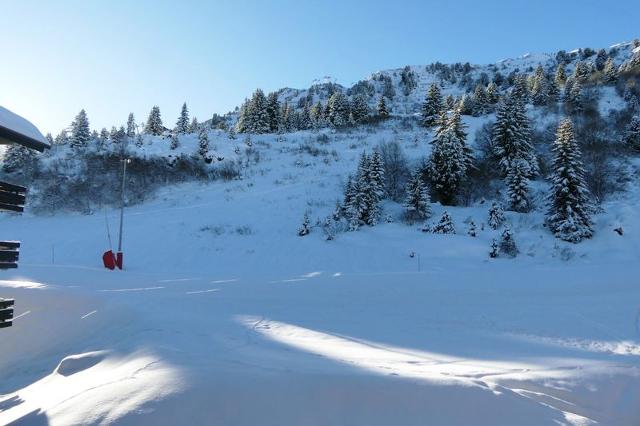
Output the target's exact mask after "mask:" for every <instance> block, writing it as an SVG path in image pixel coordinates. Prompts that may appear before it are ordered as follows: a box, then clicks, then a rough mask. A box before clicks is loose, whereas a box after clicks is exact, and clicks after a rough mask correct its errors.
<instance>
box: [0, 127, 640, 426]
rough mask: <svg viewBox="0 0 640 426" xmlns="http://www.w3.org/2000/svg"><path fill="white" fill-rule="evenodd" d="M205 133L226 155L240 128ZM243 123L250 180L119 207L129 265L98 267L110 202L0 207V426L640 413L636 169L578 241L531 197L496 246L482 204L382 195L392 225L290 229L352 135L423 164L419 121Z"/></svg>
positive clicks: (340, 173) (582, 417) (351, 151)
mask: <svg viewBox="0 0 640 426" xmlns="http://www.w3.org/2000/svg"><path fill="white" fill-rule="evenodd" d="M465 121H466V123H467V124H468V125H469V126H470V130H471V133H473V129H475V128H477V127H478V126H480V125H481V124H482V123H484V122H485V121H486V117H484V118H473V117H465ZM322 135H326V136H324V137H322ZM211 139H212V144H215V145H216V147H217V149H218V150H219V151H220V152H222V153H223V154H224V155H225V156H228V158H227V159H230V158H232V157H233V156H234V155H237V154H235V149H234V147H235V146H236V145H237V146H242V144H243V143H244V142H243V139H244V138H243V137H238V139H236V140H229V139H227V136H226V135H224V134H222V133H216V132H212V133H211ZM251 140H252V146H253V147H254V149H255V150H257V151H258V152H259V153H260V155H259V158H260V161H259V162H258V163H257V164H256V163H252V164H251V165H250V166H249V167H247V168H246V169H244V171H243V179H241V180H234V181H231V182H222V181H219V182H214V183H211V184H208V185H204V184H199V183H188V184H184V185H180V186H173V187H167V188H165V189H163V190H162V191H160V192H159V193H158V194H157V195H156V197H155V199H154V200H153V201H150V202H147V203H144V204H140V205H136V206H132V207H131V208H128V209H127V212H126V215H125V237H124V252H125V266H126V270H125V271H123V272H118V271H107V270H104V269H102V268H101V258H100V256H101V254H102V252H103V251H104V250H106V249H107V248H108V247H107V238H106V232H105V224H104V222H105V218H104V215H103V214H102V213H101V212H100V213H96V214H94V215H84V216H82V215H70V214H58V215H55V216H49V217H43V216H32V215H29V214H27V215H26V216H22V217H17V216H3V217H0V234H1V235H2V236H3V237H5V238H10V239H19V240H22V242H23V253H22V254H21V263H20V269H18V270H16V271H9V272H1V273H0V274H1V275H0V278H1V280H0V294H1V295H2V296H3V297H15V298H16V315H17V318H16V320H15V325H14V326H13V327H12V328H9V329H3V330H2V331H1V332H0V342H1V346H0V423H1V424H5V423H10V422H13V421H19V422H21V423H22V424H51V425H68V424H86V423H110V422H117V423H120V424H153V425H158V424H220V425H255V424H262V425H283V424H304V425H326V424H335V425H354V424H355V425H365V424H366V425H388V424H403V425H413V424H415V425H423V424H425V423H429V424H453V425H468V424H493V425H513V424H523V425H526V424H531V425H546V424H573V425H587V424H596V423H598V424H606V425H635V424H637V423H638V419H640V408H639V407H638V404H637V401H638V399H639V398H640V330H639V328H638V327H639V325H638V320H639V318H638V314H639V312H640V306H639V305H638V303H637V301H638V300H640V288H639V287H638V286H637V283H636V282H635V280H633V279H632V278H631V277H635V276H637V275H638V273H639V272H640V266H639V265H640V262H638V260H639V254H638V253H640V240H639V239H638V238H637V235H638V233H640V216H639V210H638V209H639V208H640V207H638V203H637V200H638V199H640V191H639V190H638V188H637V182H635V183H632V184H630V187H629V192H628V193H626V194H622V195H619V196H617V197H615V198H612V199H611V200H609V201H608V202H607V203H606V204H605V206H604V209H605V212H606V213H602V214H600V215H598V216H597V217H596V233H595V236H594V238H593V239H591V240H588V241H586V242H584V243H582V244H579V245H571V244H566V243H562V242H559V241H557V240H555V239H554V238H553V237H552V236H551V235H550V234H549V233H548V232H547V231H546V230H545V229H544V228H543V227H542V226H541V223H542V217H541V212H534V213H530V214H517V213H509V214H508V221H509V223H510V226H511V228H512V229H513V230H514V231H515V238H516V241H517V243H518V246H519V247H520V250H521V254H520V256H519V257H518V258H516V259H514V260H508V259H495V260H491V259H489V258H488V256H487V251H488V247H489V242H490V241H491V239H492V238H494V237H496V236H498V235H499V232H500V231H494V230H491V229H489V228H488V227H486V226H485V227H482V226H481V224H483V223H486V221H487V209H488V206H487V204H486V203H485V204H481V203H477V204H474V205H472V206H471V207H453V208H447V210H448V211H449V212H450V213H451V215H452V217H453V220H454V224H455V226H456V229H457V231H458V233H457V234H456V235H434V234H428V233H423V232H420V231H419V230H418V229H417V226H408V225H405V224H403V223H399V222H398V217H399V214H400V211H399V209H400V206H399V205H398V204H395V203H390V202H389V203H387V204H385V206H384V216H386V215H389V216H391V217H392V218H394V219H395V222H393V223H383V224H380V225H378V226H376V227H374V228H368V227H365V228H363V229H361V230H359V231H358V232H348V233H343V234H340V235H338V237H337V238H336V239H335V240H334V241H325V239H324V237H323V235H322V232H321V231H320V229H319V228H318V227H315V228H314V229H313V230H312V233H311V234H310V235H308V236H306V237H304V238H301V237H298V236H297V235H296V228H297V226H298V225H299V224H300V222H301V220H302V215H303V213H304V212H305V211H309V212H310V215H311V217H312V219H313V221H314V222H315V218H323V217H324V216H326V215H327V214H329V213H330V212H331V211H332V210H333V208H334V204H335V200H336V197H338V196H339V195H340V191H341V188H342V183H343V182H344V179H345V176H346V175H347V173H350V172H353V170H354V167H355V164H356V161H357V158H358V156H359V155H360V153H361V152H362V151H363V150H368V151H370V150H371V149H372V148H373V147H374V146H377V145H378V144H379V143H381V142H383V141H391V140H396V141H398V142H400V143H401V145H402V146H403V149H404V150H405V152H406V154H407V156H408V157H409V158H410V160H411V161H412V162H413V163H417V162H418V161H419V159H420V158H421V157H423V156H424V155H425V154H426V153H427V152H428V151H429V149H430V146H429V144H428V140H429V137H428V135H427V134H425V133H424V131H423V130H416V129H413V128H407V129H404V130H403V129H402V127H400V126H398V125H397V123H395V122H393V121H390V122H388V123H387V124H386V125H383V126H381V127H379V128H376V132H375V133H369V131H368V130H367V129H366V128H363V129H360V130H351V131H348V132H334V131H322V132H320V133H313V132H298V133H295V134H287V135H263V136H252V138H251ZM162 143H164V144H165V148H164V150H163V148H162V145H160V144H162ZM166 144H167V141H163V140H162V139H153V140H150V141H148V145H146V146H145V147H144V149H145V150H147V155H164V153H166V152H169V151H168V150H167V148H166ZM310 145H311V146H313V147H315V148H316V150H309V149H306V148H305V146H310ZM195 149H196V141H195V139H193V140H191V139H189V140H185V141H184V142H183V144H182V145H181V147H180V150H184V151H185V152H193V151H194V150H195ZM241 155H242V154H240V156H241ZM225 161H227V160H225ZM636 166H637V165H636ZM433 210H434V217H438V216H439V214H440V213H441V212H442V211H443V210H444V208H443V207H442V206H439V205H434V206H433ZM117 216H118V212H117V211H111V210H109V211H107V217H108V220H109V222H110V224H111V229H114V228H115V224H116V220H117ZM468 218H472V219H473V220H474V221H475V223H476V224H478V228H479V231H478V237H476V238H472V237H469V236H467V235H466V224H465V221H466V220H467V219H468ZM620 225H622V226H623V227H624V229H625V235H624V236H623V237H621V236H619V235H618V234H616V233H615V232H613V230H612V229H613V228H615V227H617V226H620ZM483 228H484V229H483ZM410 253H414V256H410ZM567 259H568V260H567Z"/></svg>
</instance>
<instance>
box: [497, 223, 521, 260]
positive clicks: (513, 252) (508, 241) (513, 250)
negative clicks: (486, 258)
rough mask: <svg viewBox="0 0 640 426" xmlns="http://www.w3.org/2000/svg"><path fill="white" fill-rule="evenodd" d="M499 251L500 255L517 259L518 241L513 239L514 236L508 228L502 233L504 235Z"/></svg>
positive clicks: (501, 238) (501, 237)
mask: <svg viewBox="0 0 640 426" xmlns="http://www.w3.org/2000/svg"><path fill="white" fill-rule="evenodd" d="M499 250H500V254H502V255H505V256H507V257H516V256H517V255H518V247H517V246H516V241H515V240H514V239H513V234H512V233H511V230H510V229H509V228H508V227H506V228H504V231H502V235H501V236H500V245H499Z"/></svg>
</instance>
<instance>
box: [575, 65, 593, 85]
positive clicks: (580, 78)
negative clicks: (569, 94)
mask: <svg viewBox="0 0 640 426" xmlns="http://www.w3.org/2000/svg"><path fill="white" fill-rule="evenodd" d="M589 74H590V70H589V66H588V65H587V64H586V63H585V62H581V61H578V62H576V67H575V69H574V70H573V79H574V80H575V81H576V82H578V83H580V84H582V83H585V82H586V81H587V80H588V79H589Z"/></svg>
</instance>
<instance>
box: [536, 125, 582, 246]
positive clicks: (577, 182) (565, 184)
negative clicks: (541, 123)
mask: <svg viewBox="0 0 640 426" xmlns="http://www.w3.org/2000/svg"><path fill="white" fill-rule="evenodd" d="M553 153H554V159H553V167H552V170H553V174H552V177H551V189H550V192H549V196H548V201H549V210H548V212H547V218H546V225H547V226H548V228H549V229H550V230H551V232H553V234H554V235H555V236H556V237H557V238H560V239H562V240H565V241H569V242H572V243H577V242H580V241H582V240H583V239H585V238H590V237H591V236H592V235H593V229H592V222H591V215H590V212H591V210H592V207H591V202H590V194H589V191H588V189H587V186H586V183H585V180H584V170H583V166H582V162H581V160H580V155H581V154H580V148H579V147H578V144H577V143H576V140H575V137H574V132H573V124H572V123H571V120H569V119H565V120H562V122H561V123H560V125H559V126H558V131H557V133H556V140H555V143H554V146H553Z"/></svg>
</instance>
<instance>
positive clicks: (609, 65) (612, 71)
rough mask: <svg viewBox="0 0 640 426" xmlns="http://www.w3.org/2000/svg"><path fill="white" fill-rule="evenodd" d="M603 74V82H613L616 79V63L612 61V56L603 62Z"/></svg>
mask: <svg viewBox="0 0 640 426" xmlns="http://www.w3.org/2000/svg"><path fill="white" fill-rule="evenodd" d="M602 73H603V74H604V81H605V83H615V81H616V80H617V79H618V70H617V69H616V65H615V63H614V62H613V58H609V59H607V61H606V62H605V64H604V69H603V70H602Z"/></svg>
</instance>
